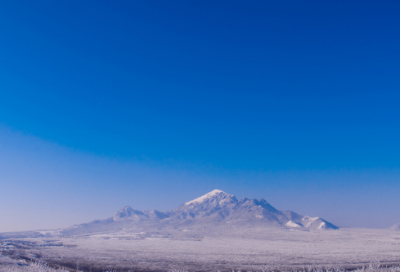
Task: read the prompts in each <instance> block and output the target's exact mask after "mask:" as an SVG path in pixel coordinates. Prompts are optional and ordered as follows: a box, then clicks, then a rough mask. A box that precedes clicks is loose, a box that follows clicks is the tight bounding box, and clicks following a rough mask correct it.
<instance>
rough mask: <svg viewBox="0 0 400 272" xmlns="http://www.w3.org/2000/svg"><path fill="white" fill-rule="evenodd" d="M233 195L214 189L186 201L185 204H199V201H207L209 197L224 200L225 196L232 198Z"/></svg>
mask: <svg viewBox="0 0 400 272" xmlns="http://www.w3.org/2000/svg"><path fill="white" fill-rule="evenodd" d="M234 197H235V196H233V195H230V194H228V193H225V192H224V191H221V190H218V189H215V190H212V191H211V192H209V193H207V194H205V195H203V196H201V197H198V198H196V199H193V200H191V201H188V202H186V203H185V205H187V206H189V205H191V204H200V203H203V202H206V201H209V200H211V199H215V198H218V199H220V200H224V199H226V198H234Z"/></svg>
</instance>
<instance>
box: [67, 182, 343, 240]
mask: <svg viewBox="0 0 400 272" xmlns="http://www.w3.org/2000/svg"><path fill="white" fill-rule="evenodd" d="M227 226H229V228H232V227H234V228H240V229H243V228H252V227H265V228H271V227H278V228H286V229H297V230H327V229H338V227H336V226H335V225H333V224H332V223H330V222H328V221H325V220H324V219H322V218H319V217H310V216H303V215H300V214H297V213H295V212H293V211H279V210H277V209H275V208H274V207H273V206H271V205H270V204H269V203H268V202H267V201H266V200H265V199H259V200H257V199H248V198H243V199H240V200H238V199H237V198H236V197H235V196H234V195H230V194H228V193H225V192H223V191H221V190H217V189H216V190H213V191H211V192H209V193H207V194H205V195H203V196H201V197H199V198H196V199H194V200H191V201H188V202H186V203H184V204H182V205H180V206H179V207H177V208H176V209H174V210H172V211H169V212H160V211H157V210H152V211H138V210H134V209H132V208H131V207H129V206H126V207H124V208H122V209H121V210H119V211H117V213H116V214H115V215H114V216H113V217H110V218H108V219H105V220H96V221H93V222H90V223H86V224H81V225H76V226H72V227H69V228H66V229H63V230H62V231H61V234H63V235H81V234H93V233H110V232H118V231H124V232H137V231H153V232H154V231H157V232H172V231H173V232H176V231H178V232H179V231H181V232H185V231H189V230H193V231H196V230H197V231H203V232H207V231H211V230H213V229H217V228H219V227H221V228H222V229H227Z"/></svg>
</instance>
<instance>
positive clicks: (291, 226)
mask: <svg viewBox="0 0 400 272" xmlns="http://www.w3.org/2000/svg"><path fill="white" fill-rule="evenodd" d="M285 225H286V226H288V227H290V228H301V226H300V225H299V224H297V223H295V222H293V221H289V222H287V223H286V224H285Z"/></svg>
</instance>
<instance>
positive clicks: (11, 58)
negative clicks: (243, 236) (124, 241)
mask: <svg viewBox="0 0 400 272" xmlns="http://www.w3.org/2000/svg"><path fill="white" fill-rule="evenodd" d="M398 14H400V2H398V1H386V2H382V1H367V0H363V1H351V2H349V1H189V2H188V1H148V0H146V1H119V2H117V1H99V0H97V1H73V0H68V1H56V2H55V1H41V0H38V1H35V2H32V1H18V0H16V1H1V2H0V25H1V27H0V37H1V41H0V163H1V164H0V231H12V230H27V229H40V228H50V227H62V226H67V225H71V224H75V223H83V222H86V221H90V220H93V219H100V218H105V217H108V216H111V215H112V214H113V213H114V212H115V211H116V210H117V209H119V208H121V207H122V206H124V205H130V206H132V207H133V208H135V209H158V210H168V209H172V208H175V207H176V206H177V205H179V204H181V203H183V202H185V201H188V200H190V199H192V198H195V197H197V196H200V195H202V194H204V193H207V192H208V191H211V190H212V189H215V188H218V189H221V190H224V191H227V192H228V193H231V194H235V195H237V196H238V197H244V196H247V197H257V198H260V197H264V198H266V199H267V201H269V202H270V203H271V204H272V205H274V206H276V208H278V209H292V210H295V211H297V212H299V213H303V214H308V215H311V216H321V217H324V218H325V219H327V220H329V221H331V222H333V223H335V224H337V225H341V226H354V227H380V228H382V227H389V226H390V225H392V224H394V223H400V208H399V207H400V197H398V194H399V193H400V190H399V189H400V171H399V165H400V141H399V139H400V125H399V120H400V119H399V118H400V111H399V104H400V103H399V102H400V92H399V91H400V50H399V48H400V35H399V33H400V16H398Z"/></svg>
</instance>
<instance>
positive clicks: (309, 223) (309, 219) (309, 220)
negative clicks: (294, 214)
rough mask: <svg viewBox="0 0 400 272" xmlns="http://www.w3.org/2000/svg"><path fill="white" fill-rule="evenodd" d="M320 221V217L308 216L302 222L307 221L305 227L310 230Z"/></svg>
mask: <svg viewBox="0 0 400 272" xmlns="http://www.w3.org/2000/svg"><path fill="white" fill-rule="evenodd" d="M318 219H319V217H310V216H307V215H306V216H304V217H303V218H302V219H301V221H307V223H306V224H305V225H304V226H305V227H306V228H308V227H309V226H310V225H311V224H312V223H314V222H315V221H316V220H318Z"/></svg>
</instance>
